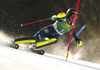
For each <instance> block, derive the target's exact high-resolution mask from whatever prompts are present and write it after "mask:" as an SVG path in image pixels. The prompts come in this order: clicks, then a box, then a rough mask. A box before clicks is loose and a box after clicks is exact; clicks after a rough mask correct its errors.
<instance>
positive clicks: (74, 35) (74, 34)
mask: <svg viewBox="0 0 100 70" xmlns="http://www.w3.org/2000/svg"><path fill="white" fill-rule="evenodd" d="M71 31H72V30H70V31H69V32H70V34H71ZM73 37H74V38H76V37H77V36H76V33H75V30H74V31H73Z"/></svg>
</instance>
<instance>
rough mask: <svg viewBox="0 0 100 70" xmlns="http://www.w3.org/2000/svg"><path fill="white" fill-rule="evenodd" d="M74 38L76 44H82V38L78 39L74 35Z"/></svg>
mask: <svg viewBox="0 0 100 70" xmlns="http://www.w3.org/2000/svg"><path fill="white" fill-rule="evenodd" d="M75 40H76V42H77V45H78V46H82V45H83V42H82V40H81V39H79V38H78V37H76V38H75Z"/></svg>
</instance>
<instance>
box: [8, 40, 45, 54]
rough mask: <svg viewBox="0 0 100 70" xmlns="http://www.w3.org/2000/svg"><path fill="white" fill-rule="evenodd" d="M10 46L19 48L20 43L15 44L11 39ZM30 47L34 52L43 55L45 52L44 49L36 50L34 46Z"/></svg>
mask: <svg viewBox="0 0 100 70" xmlns="http://www.w3.org/2000/svg"><path fill="white" fill-rule="evenodd" d="M8 45H9V47H11V48H14V49H19V45H18V44H14V42H13V41H11V42H10V43H8ZM28 49H30V50H31V51H32V52H33V53H36V54H39V55H43V54H44V53H45V51H44V50H35V49H33V48H28Z"/></svg>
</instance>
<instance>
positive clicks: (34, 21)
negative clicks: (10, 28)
mask: <svg viewBox="0 0 100 70" xmlns="http://www.w3.org/2000/svg"><path fill="white" fill-rule="evenodd" d="M49 19H51V18H47V19H42V20H38V21H34V22H30V23H25V24H21V27H22V26H25V25H29V24H33V23H38V22H42V21H46V20H49Z"/></svg>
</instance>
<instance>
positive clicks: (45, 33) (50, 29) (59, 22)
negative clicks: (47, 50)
mask: <svg viewBox="0 0 100 70" xmlns="http://www.w3.org/2000/svg"><path fill="white" fill-rule="evenodd" d="M75 12H76V9H74V8H69V9H68V10H67V12H66V14H65V13H59V14H58V15H53V16H52V17H51V19H52V20H53V21H56V22H55V23H54V24H51V25H49V26H47V27H45V28H43V29H41V30H40V31H38V32H37V33H36V34H35V35H34V36H32V37H24V38H17V39H15V40H14V43H15V44H17V45H18V44H22V43H30V42H31V43H35V44H33V45H32V46H31V48H40V47H43V46H46V45H50V44H53V43H56V42H57V41H58V38H59V37H60V36H61V35H63V34H64V33H66V32H70V33H71V29H72V25H73V20H74V16H75ZM77 16H78V13H77ZM73 37H74V38H75V40H76V42H77V45H78V46H81V45H82V44H83V42H82V40H81V39H79V38H78V37H77V36H76V34H75V30H74V31H73ZM43 38H45V39H47V40H44V41H40V40H41V39H43Z"/></svg>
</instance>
